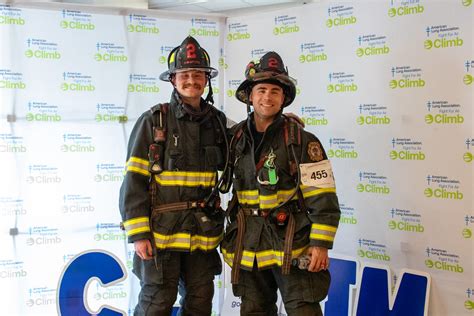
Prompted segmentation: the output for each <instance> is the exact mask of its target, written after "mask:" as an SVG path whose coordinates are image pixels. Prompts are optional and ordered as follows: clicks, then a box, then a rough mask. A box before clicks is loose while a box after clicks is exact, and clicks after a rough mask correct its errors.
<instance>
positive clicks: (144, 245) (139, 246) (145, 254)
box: [133, 239, 153, 260]
mask: <svg viewBox="0 0 474 316" xmlns="http://www.w3.org/2000/svg"><path fill="white" fill-rule="evenodd" d="M133 246H134V247H135V252H136V254H137V255H138V256H139V257H140V258H142V259H143V260H150V259H153V249H152V248H151V242H150V241H149V240H148V239H140V240H137V241H135V242H133Z"/></svg>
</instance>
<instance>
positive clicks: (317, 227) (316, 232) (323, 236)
mask: <svg viewBox="0 0 474 316" xmlns="http://www.w3.org/2000/svg"><path fill="white" fill-rule="evenodd" d="M336 231H337V227H334V226H329V225H323V224H312V225H311V234H310V236H309V238H311V239H319V240H325V241H331V242H332V241H334V237H335V236H336Z"/></svg>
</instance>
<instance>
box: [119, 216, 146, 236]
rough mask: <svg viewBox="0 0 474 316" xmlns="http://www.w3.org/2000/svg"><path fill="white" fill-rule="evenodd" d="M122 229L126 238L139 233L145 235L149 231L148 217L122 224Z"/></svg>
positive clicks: (133, 219)
mask: <svg viewBox="0 0 474 316" xmlns="http://www.w3.org/2000/svg"><path fill="white" fill-rule="evenodd" d="M123 227H125V231H126V233H127V236H133V235H136V234H140V233H147V232H149V231H150V221H149V219H148V217H137V218H132V219H129V220H128V221H125V222H123Z"/></svg>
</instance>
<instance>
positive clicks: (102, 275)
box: [57, 250, 126, 316]
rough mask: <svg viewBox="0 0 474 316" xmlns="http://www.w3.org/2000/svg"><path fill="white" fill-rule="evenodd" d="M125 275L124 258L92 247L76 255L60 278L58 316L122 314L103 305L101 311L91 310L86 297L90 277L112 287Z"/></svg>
mask: <svg viewBox="0 0 474 316" xmlns="http://www.w3.org/2000/svg"><path fill="white" fill-rule="evenodd" d="M125 278H126V270H125V268H124V266H123V265H122V264H121V261H120V260H119V259H118V258H116V257H115V255H113V254H112V253H109V252H107V251H104V250H89V251H86V252H83V253H81V254H79V255H77V256H76V257H74V258H73V259H72V260H71V261H70V262H69V263H68V265H67V266H66V267H65V269H64V271H63V274H62V275H61V278H60V279H59V288H58V294H57V296H58V297H57V308H58V313H59V315H77V316H89V315H92V314H94V315H100V316H119V315H126V313H125V312H123V311H120V310H117V309H113V308H112V307H110V306H107V307H106V306H102V307H101V308H100V310H99V312H98V313H95V312H92V311H90V308H89V307H88V304H87V300H86V299H85V294H86V290H87V287H88V283H89V281H91V279H98V280H99V281H100V283H101V284H102V285H103V286H110V285H112V284H115V283H117V282H119V281H122V280H124V279H125Z"/></svg>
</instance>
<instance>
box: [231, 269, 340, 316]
mask: <svg viewBox="0 0 474 316" xmlns="http://www.w3.org/2000/svg"><path fill="white" fill-rule="evenodd" d="M330 281H331V276H330V274H329V271H327V270H323V271H321V272H314V273H313V272H308V271H307V270H300V269H298V268H293V267H292V268H291V271H290V274H289V275H282V274H281V268H280V267H273V268H271V269H267V270H262V271H258V270H257V268H256V267H255V266H254V269H253V271H246V270H243V269H241V270H240V279H239V283H238V284H236V285H233V292H234V295H235V296H240V297H241V299H242V303H241V305H240V315H245V316H276V315H278V307H277V306H276V302H277V298H278V296H277V290H280V293H281V296H282V299H283V303H284V305H285V310H286V312H287V314H288V315H289V316H301V315H305V316H322V315H323V314H322V311H321V307H320V306H319V302H320V301H322V300H323V299H324V298H325V297H326V296H327V293H328V290H329V284H330Z"/></svg>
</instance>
